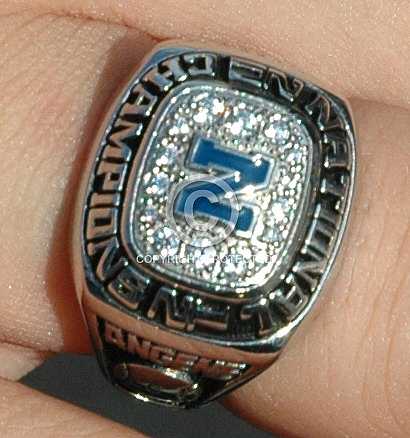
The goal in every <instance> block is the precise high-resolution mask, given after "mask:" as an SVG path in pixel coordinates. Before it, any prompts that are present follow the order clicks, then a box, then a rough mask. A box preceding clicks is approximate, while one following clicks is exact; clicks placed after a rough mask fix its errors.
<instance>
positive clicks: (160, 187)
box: [150, 172, 169, 195]
mask: <svg viewBox="0 0 410 438" xmlns="http://www.w3.org/2000/svg"><path fill="white" fill-rule="evenodd" d="M168 187H169V177H168V175H167V174H166V173H164V172H160V173H159V174H158V175H155V176H154V177H153V178H152V184H151V186H150V192H151V193H152V194H154V195H163V194H164V193H165V192H166V191H167V189H168Z"/></svg>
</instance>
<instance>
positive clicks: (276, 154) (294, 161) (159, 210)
mask: <svg viewBox="0 0 410 438" xmlns="http://www.w3.org/2000/svg"><path fill="white" fill-rule="evenodd" d="M197 135H203V136H205V137H210V138H213V139H215V140H217V141H218V143H219V144H220V145H223V147H225V148H231V149H233V150H235V151H238V152H241V153H244V154H247V155H250V156H252V157H254V159H255V160H257V159H258V156H264V157H266V158H268V159H270V160H272V161H273V164H274V172H273V175H272V180H271V183H270V186H269V188H268V189H266V190H259V191H250V192H249V193H245V194H244V195H241V197H240V198H239V202H245V201H246V202H247V203H249V202H250V203H252V204H254V205H257V206H258V207H259V208H260V214H259V215H258V222H257V225H256V227H255V232H254V235H253V236H252V237H251V238H244V237H240V236H238V235H236V233H235V231H234V232H233V233H232V234H231V235H229V236H228V237H227V238H226V239H224V240H222V241H221V242H220V243H218V244H217V245H211V246H206V245H198V242H195V239H196V238H197V236H195V232H193V230H192V229H189V227H187V226H186V224H185V223H184V222H183V221H181V222H178V221H177V226H178V227H180V228H179V229H178V230H177V231H178V232H176V230H175V229H174V226H172V225H171V224H170V221H169V212H167V200H168V197H169V194H170V190H171V188H172V187H175V185H176V184H177V183H179V182H181V181H184V180H185V179H186V178H189V177H190V176H191V175H192V174H195V173H194V171H192V170H190V169H189V168H186V166H185V158H186V155H187V153H188V151H189V148H190V146H191V145H192V140H193V138H194V136H197ZM310 151H311V139H310V137H309V135H308V132H307V130H306V128H305V127H304V125H303V123H302V121H301V120H300V118H299V117H298V116H297V115H296V114H293V113H291V112H289V110H288V109H286V108H285V107H283V106H281V105H277V104H274V103H272V102H268V101H266V100H264V99H261V98H258V97H255V96H252V95H250V94H248V93H244V92H239V91H233V90H229V89H227V88H224V87H221V86H211V85H209V86H208V85H206V86H204V85H202V86H201V87H192V88H185V89H183V90H182V91H181V92H180V93H179V94H178V95H175V96H174V97H172V98H171V99H170V102H169V104H168V105H167V108H166V109H165V110H164V112H163V114H162V116H161V119H160V122H159V123H158V124H157V127H156V129H155V131H154V133H153V135H152V139H151V143H150V145H149V146H148V152H147V154H146V157H145V163H144V167H143V170H142V181H141V183H139V185H138V187H137V190H138V193H137V203H136V209H135V221H136V224H137V226H136V227H135V230H136V231H135V234H136V235H135V240H136V243H137V246H138V248H139V251H140V252H141V253H142V254H151V255H152V256H153V257H154V260H155V257H156V260H158V257H161V258H162V264H163V265H164V259H165V258H166V259H167V264H166V270H167V271H171V272H174V273H176V274H178V275H182V276H185V277H186V276H188V277H190V278H193V279H195V280H200V281H204V282H212V284H213V285H219V286H221V287H223V286H227V285H228V286H230V287H238V286H245V287H246V286H251V285H253V284H255V283H256V282H257V281H259V280H260V277H261V275H263V271H264V270H266V269H268V270H271V269H272V266H273V264H274V263H275V262H276V261H277V259H278V257H280V255H281V253H282V251H283V250H284V248H285V246H286V241H287V239H288V237H289V234H290V233H291V232H292V229H293V226H294V224H295V218H296V217H297V215H298V212H299V210H300V204H301V199H302V194H303V190H304V188H305V186H306V182H307V179H308V170H307V169H308V163H309V154H310ZM220 231H221V230H220V229H219V228H218V227H215V228H214V229H213V230H212V231H210V232H213V233H218V232H220ZM221 232H222V231H221ZM181 233H184V234H185V235H186V236H189V238H190V243H187V239H183V240H181V239H180V237H179V236H180V235H181ZM201 239H203V236H201ZM202 243H203V242H202ZM163 267H164V266H163Z"/></svg>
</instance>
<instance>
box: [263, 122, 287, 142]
mask: <svg viewBox="0 0 410 438" xmlns="http://www.w3.org/2000/svg"><path fill="white" fill-rule="evenodd" d="M265 135H266V137H268V138H271V139H273V140H275V142H276V143H278V144H285V143H286V142H287V141H288V140H289V138H290V130H289V126H288V124H287V123H285V122H279V123H272V124H271V125H269V127H268V128H266V129H265Z"/></svg>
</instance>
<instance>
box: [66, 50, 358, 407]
mask: <svg viewBox="0 0 410 438" xmlns="http://www.w3.org/2000/svg"><path fill="white" fill-rule="evenodd" d="M354 176H355V136H354V131H353V122H352V119H351V115H350V113H349V109H348V107H347V104H346V103H345V102H344V101H343V100H341V99H340V98H339V97H337V96H335V95H333V94H331V93H329V92H327V91H325V90H323V89H322V88H320V87H318V86H316V85H314V84H312V83H310V82H308V81H306V80H304V79H301V78H299V77H296V76H294V75H292V74H289V73H286V72H284V71H281V70H279V69H277V68H275V67H272V66H270V65H266V64H265V63H264V62H263V61H253V60H251V59H249V58H248V57H247V56H244V55H240V54H234V53H229V52H226V51H224V50H219V49H214V48H206V47H201V46H199V45H196V44H181V45H180V44H175V43H174V44H162V45H159V46H158V47H157V48H156V49H155V50H154V52H153V53H151V54H150V55H149V56H148V57H147V58H146V59H145V60H144V62H143V63H142V65H141V67H140V68H139V69H138V70H137V71H136V72H135V73H134V74H133V76H132V77H131V79H130V80H129V82H128V83H127V85H126V86H125V87H124V88H123V89H122V91H121V92H120V95H119V97H118V98H117V100H116V101H115V103H114V105H113V106H112V108H111V110H110V111H109V113H108V115H107V117H106V119H105V121H104V122H103V124H102V126H101V130H100V132H99V134H98V135H97V136H96V141H95V146H94V149H93V150H92V152H91V153H90V160H89V163H88V169H87V170H86V171H85V172H84V180H83V184H82V190H81V193H80V195H79V200H78V214H77V219H76V223H75V229H74V270H75V277H76V288H77V293H78V296H79V299H80V303H81V306H82V309H83V313H84V317H85V319H86V322H87V325H88V328H89V331H90V334H91V338H92V343H93V346H94V348H95V351H96V355H97V358H98V361H99V363H100V365H101V368H102V370H103V372H104V374H105V375H106V376H107V377H108V379H110V380H111V381H112V382H113V383H114V384H115V385H118V386H120V387H121V388H124V389H125V390H127V391H129V392H130V393H131V394H133V395H134V396H135V397H136V398H138V399H140V400H144V401H151V402H155V403H160V404H165V405H169V406H181V407H194V406H200V405H202V404H204V403H207V402H210V401H212V400H214V399H216V398H218V397H220V396H221V395H224V394H226V393H227V392H229V391H231V390H233V389H234V388H237V387H238V386H240V385H242V384H243V383H245V382H247V381H248V380H250V379H252V378H253V377H255V376H257V375H258V374H259V373H261V372H262V371H263V370H265V369H266V368H267V367H268V366H270V365H271V364H272V363H273V362H274V361H275V360H276V359H277V357H278V355H279V353H280V351H281V350H282V348H283V347H284V346H285V344H286V343H287V341H288V339H289V338H290V336H291V335H292V334H293V332H294V331H295V330H296V328H297V327H298V326H299V324H300V323H301V322H302V321H303V320H304V319H305V317H306V316H307V315H308V314H309V313H310V311H311V309H312V306H313V304H314V303H315V302H316V300H317V299H318V297H319V295H320V294H321V291H322V289H323V286H324V283H325V280H326V278H327V277H328V275H329V272H330V270H331V268H332V266H333V264H334V260H335V257H336V254H337V252H338V249H339V247H340V244H341V240H342V237H343V234H344V231H345V228H346V223H347V219H348V214H349V210H350V205H351V199H352V193H353V185H354Z"/></svg>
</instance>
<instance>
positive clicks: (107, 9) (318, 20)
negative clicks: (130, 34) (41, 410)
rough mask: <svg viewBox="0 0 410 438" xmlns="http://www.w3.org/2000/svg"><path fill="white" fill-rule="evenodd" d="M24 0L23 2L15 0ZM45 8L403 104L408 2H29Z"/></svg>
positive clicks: (409, 41)
mask: <svg viewBox="0 0 410 438" xmlns="http://www.w3.org/2000/svg"><path fill="white" fill-rule="evenodd" d="M18 3H20V4H25V5H27V3H28V2H26V1H19V2H18ZM30 4H34V5H37V6H40V7H41V8H42V9H43V10H44V11H54V12H55V13H60V14H61V13H65V14H69V15H75V14H79V15H82V16H84V17H92V18H94V19H96V20H104V21H110V22H113V21H115V22H118V23H121V24H125V25H126V26H131V27H138V28H139V29H141V30H142V31H144V32H148V33H150V34H151V35H155V36H156V37H159V38H161V39H165V38H179V37H182V38H184V39H194V40H200V41H203V42H204V43H205V44H208V43H210V42H211V41H215V42H217V43H221V44H222V45H223V46H227V47H232V46H233V47H238V48H241V49H244V50H245V51H247V52H249V53H257V54H258V53H259V54H262V55H265V56H266V57H267V58H268V59H269V60H270V61H272V62H275V63H276V64H277V65H279V66H282V67H285V68H286V69H290V70H294V71H297V72H300V73H304V74H305V75H307V76H308V77H313V78H314V79H315V81H316V82H319V83H322V84H323V85H324V86H326V87H329V88H333V89H335V91H338V92H341V93H342V94H346V96H349V97H360V98H362V99H372V100H378V101H383V102H387V103H390V104H394V105H401V106H404V107H407V108H408V107H410V82H409V80H408V71H409V70H410V22H409V20H410V3H409V2H405V1H401V0H390V1H384V0H376V1H372V2H369V1H368V0H348V1H343V2H341V1H339V0H317V1H314V2H312V1H311V0H303V1H298V2H294V1H292V0H282V1H280V2H279V1H276V2H274V1H271V0H230V1H220V0H218V1H216V0H214V1H209V0H199V1H198V0H197V1H194V2H193V1H192V0H173V1H170V0H156V1H151V0H125V1H121V2H118V1H115V0H107V1H104V2H95V1H93V0H57V1H53V2H49V1H47V0H35V1H34V2H30Z"/></svg>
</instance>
